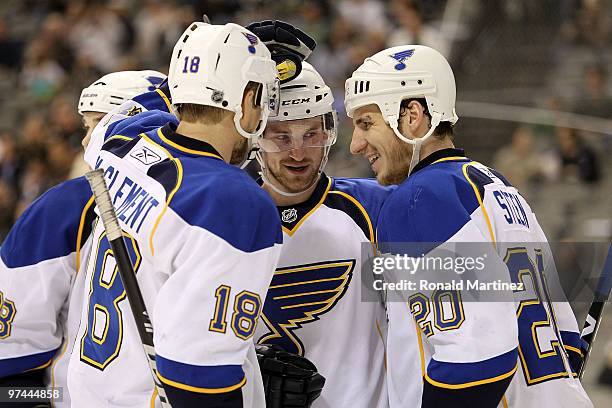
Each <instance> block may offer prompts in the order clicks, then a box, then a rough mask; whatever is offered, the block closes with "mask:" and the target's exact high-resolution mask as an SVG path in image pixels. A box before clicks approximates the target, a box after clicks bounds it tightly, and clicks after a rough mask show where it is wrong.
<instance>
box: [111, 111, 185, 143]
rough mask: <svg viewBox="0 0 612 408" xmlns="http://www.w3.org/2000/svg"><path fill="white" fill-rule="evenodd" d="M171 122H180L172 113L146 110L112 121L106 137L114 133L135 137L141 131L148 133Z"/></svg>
mask: <svg viewBox="0 0 612 408" xmlns="http://www.w3.org/2000/svg"><path fill="white" fill-rule="evenodd" d="M169 122H172V123H175V124H178V119H177V118H176V116H174V115H172V114H170V113H167V112H163V111H159V110H150V111H145V112H142V113H139V114H137V115H134V116H130V117H128V118H126V119H123V120H119V121H117V122H114V123H112V124H111V125H110V126H109V127H108V128H107V130H106V135H105V137H104V139H105V140H106V139H108V138H109V137H111V136H114V135H121V136H127V137H129V138H134V137H136V136H138V135H140V134H141V133H147V132H150V131H152V130H155V129H157V128H159V127H162V126H163V125H165V124H166V123H169Z"/></svg>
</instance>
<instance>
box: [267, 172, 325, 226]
mask: <svg viewBox="0 0 612 408" xmlns="http://www.w3.org/2000/svg"><path fill="white" fill-rule="evenodd" d="M331 183H332V179H331V178H330V177H328V176H327V175H325V173H323V174H321V177H319V181H318V182H317V186H316V187H315V189H314V191H313V192H312V194H311V195H310V197H309V198H308V199H307V200H306V201H304V202H301V203H299V204H295V205H287V206H283V205H279V206H277V207H276V208H277V210H278V215H279V217H280V219H281V224H282V226H283V231H285V232H286V233H287V234H289V235H293V233H294V232H295V231H297V229H298V228H299V227H300V225H302V224H303V223H304V221H306V219H307V218H308V217H309V216H310V214H312V213H313V212H314V211H315V210H316V209H317V208H319V206H320V205H321V204H322V203H323V201H325V197H327V193H328V192H329V189H330V188H331Z"/></svg>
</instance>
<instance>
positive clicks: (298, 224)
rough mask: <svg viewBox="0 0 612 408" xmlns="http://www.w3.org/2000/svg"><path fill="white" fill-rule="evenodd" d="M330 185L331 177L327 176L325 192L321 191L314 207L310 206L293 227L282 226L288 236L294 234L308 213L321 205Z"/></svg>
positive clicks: (308, 215)
mask: <svg viewBox="0 0 612 408" xmlns="http://www.w3.org/2000/svg"><path fill="white" fill-rule="evenodd" d="M331 185H332V179H331V178H330V177H327V187H326V188H325V192H324V193H323V195H322V196H321V199H320V200H319V202H318V203H317V205H315V206H314V207H312V209H311V210H310V211H308V212H307V213H306V214H305V215H304V216H303V217H302V219H301V220H300V222H298V223H297V224H295V227H293V228H291V229H289V228H287V227H285V226H283V231H284V232H286V233H287V234H288V235H289V236H292V235H293V234H295V231H297V230H298V228H299V227H300V226H301V225H302V224H303V223H304V221H306V219H307V218H308V217H310V215H311V214H312V213H313V212H315V211H316V209H317V208H319V207H320V206H321V204H323V201H325V198H326V197H327V193H329V189H330V188H331Z"/></svg>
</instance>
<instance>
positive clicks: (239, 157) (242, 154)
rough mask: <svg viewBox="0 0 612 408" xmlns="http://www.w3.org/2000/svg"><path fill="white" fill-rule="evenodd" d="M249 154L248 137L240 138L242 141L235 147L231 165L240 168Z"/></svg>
mask: <svg viewBox="0 0 612 408" xmlns="http://www.w3.org/2000/svg"><path fill="white" fill-rule="evenodd" d="M248 154H249V141H248V140H247V138H246V137H242V136H241V137H240V141H239V142H238V143H236V144H235V145H234V149H233V150H232V156H231V157H230V164H232V165H234V166H238V165H240V164H242V163H244V161H245V160H246V158H247V155H248Z"/></svg>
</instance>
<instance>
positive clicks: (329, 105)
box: [255, 62, 338, 196]
mask: <svg viewBox="0 0 612 408" xmlns="http://www.w3.org/2000/svg"><path fill="white" fill-rule="evenodd" d="M333 103H334V96H333V94H332V91H331V89H330V88H329V86H327V85H326V84H325V81H324V80H323V78H322V77H321V75H320V74H319V73H318V72H317V70H316V69H315V68H314V67H313V66H312V65H310V64H309V63H307V62H302V71H301V72H300V74H299V75H298V76H297V77H295V78H294V79H292V80H290V81H288V82H286V83H284V84H282V85H281V86H280V104H279V109H278V114H277V115H276V116H275V117H274V118H271V119H270V120H269V122H292V121H299V120H300V119H311V118H318V117H320V120H321V131H320V132H314V134H313V135H311V137H310V138H309V139H305V138H304V136H303V135H299V136H297V139H299V140H296V136H292V137H289V136H287V135H283V137H277V135H275V134H271V133H270V132H269V131H264V133H263V134H262V135H260V136H259V137H258V138H257V145H258V147H259V149H258V151H257V154H256V156H255V157H256V158H257V161H258V162H259V164H260V166H261V170H262V178H263V180H264V181H265V182H266V183H267V184H268V185H270V186H271V188H272V189H274V190H275V191H276V192H278V193H279V194H282V195H289V196H292V195H297V194H300V193H288V192H285V191H282V190H280V189H277V188H276V187H275V186H274V185H273V184H272V183H270V182H269V180H268V179H267V175H266V165H265V162H264V160H263V156H262V154H263V152H268V153H275V152H282V151H287V150H292V149H295V148H296V147H322V148H324V154H323V159H322V161H321V164H320V165H319V170H318V172H319V175H320V174H321V173H322V172H323V168H324V167H325V165H326V164H327V160H328V156H329V151H330V149H331V146H332V145H333V144H334V143H336V139H337V129H338V119H337V114H336V111H335V109H334V107H333ZM298 123H299V122H298ZM298 133H300V132H298ZM317 179H318V178H317Z"/></svg>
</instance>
